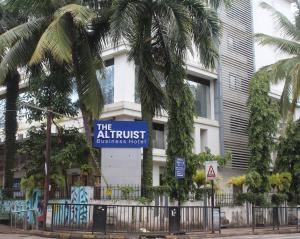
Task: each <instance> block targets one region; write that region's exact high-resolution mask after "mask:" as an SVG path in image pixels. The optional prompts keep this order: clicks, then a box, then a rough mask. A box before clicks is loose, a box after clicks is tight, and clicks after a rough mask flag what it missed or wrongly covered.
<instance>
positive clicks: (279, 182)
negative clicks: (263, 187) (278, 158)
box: [269, 172, 292, 193]
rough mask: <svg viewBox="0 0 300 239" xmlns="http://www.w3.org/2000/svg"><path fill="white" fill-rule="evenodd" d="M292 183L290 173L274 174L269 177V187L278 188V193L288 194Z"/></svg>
mask: <svg viewBox="0 0 300 239" xmlns="http://www.w3.org/2000/svg"><path fill="white" fill-rule="evenodd" d="M291 182H292V175H291V174H290V173H289V172H281V173H273V174H272V175H270V176H269V185H270V186H271V187H272V188H276V189H277V192H278V193H288V191H289V189H290V186H291Z"/></svg>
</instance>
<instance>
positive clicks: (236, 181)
mask: <svg viewBox="0 0 300 239" xmlns="http://www.w3.org/2000/svg"><path fill="white" fill-rule="evenodd" d="M245 183H246V175H241V176H237V177H231V178H230V179H229V180H228V181H227V184H230V185H234V186H243V185H244V184H245Z"/></svg>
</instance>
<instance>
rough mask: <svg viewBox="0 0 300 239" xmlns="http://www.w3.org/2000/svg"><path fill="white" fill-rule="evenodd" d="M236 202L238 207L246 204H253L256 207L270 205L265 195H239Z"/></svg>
mask: <svg viewBox="0 0 300 239" xmlns="http://www.w3.org/2000/svg"><path fill="white" fill-rule="evenodd" d="M235 200H236V203H237V204H238V205H243V204H244V203H245V202H249V203H252V204H254V205H255V206H266V205H268V203H267V198H266V196H265V195H264V194H263V193H251V192H250V193H239V194H238V195H237V196H236V199H235Z"/></svg>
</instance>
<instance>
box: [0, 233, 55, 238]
mask: <svg viewBox="0 0 300 239" xmlns="http://www.w3.org/2000/svg"><path fill="white" fill-rule="evenodd" d="M21 238H22V239H50V238H46V237H38V236H30V235H22V234H0V239H21ZM52 239H53V238H52Z"/></svg>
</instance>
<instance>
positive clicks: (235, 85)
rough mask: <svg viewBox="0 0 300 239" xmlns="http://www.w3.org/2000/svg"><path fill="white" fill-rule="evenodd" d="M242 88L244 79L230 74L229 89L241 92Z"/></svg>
mask: <svg viewBox="0 0 300 239" xmlns="http://www.w3.org/2000/svg"><path fill="white" fill-rule="evenodd" d="M241 87H242V78H241V77H239V76H237V75H233V74H229V88H230V89H233V90H240V89H241Z"/></svg>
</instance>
